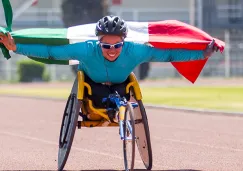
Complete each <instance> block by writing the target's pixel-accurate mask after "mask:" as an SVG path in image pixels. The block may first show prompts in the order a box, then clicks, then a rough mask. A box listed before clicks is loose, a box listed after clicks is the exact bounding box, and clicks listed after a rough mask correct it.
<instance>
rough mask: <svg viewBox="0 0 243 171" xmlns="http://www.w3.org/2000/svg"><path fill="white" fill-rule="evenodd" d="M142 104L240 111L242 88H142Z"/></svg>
mask: <svg viewBox="0 0 243 171" xmlns="http://www.w3.org/2000/svg"><path fill="white" fill-rule="evenodd" d="M141 89H142V93H143V101H144V103H149V104H160V105H168V106H177V107H189V108H200V109H214V110H225V111H234V112H243V87H162V88H157V87H141ZM69 93H70V89H67V88H38V89H37V88H28V89H27V88H26V89H23V88H6V87H5V88H0V94H2V95H3V94H5V95H20V96H37V97H52V98H60V99H66V98H67V97H68V95H69Z"/></svg>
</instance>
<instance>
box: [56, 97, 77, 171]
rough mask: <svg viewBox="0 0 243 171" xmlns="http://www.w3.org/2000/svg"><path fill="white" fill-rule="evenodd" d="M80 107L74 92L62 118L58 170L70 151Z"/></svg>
mask: <svg viewBox="0 0 243 171" xmlns="http://www.w3.org/2000/svg"><path fill="white" fill-rule="evenodd" d="M79 108H80V104H79V102H78V100H77V97H76V94H74V93H72V94H71V95H70V96H69V98H68V101H67V103H66V107H65V110H64V114H63V119H62V125H61V131H60V136H59V151H58V171H61V170H63V168H64V166H65V164H66V161H67V159H68V156H69V153H70V150H71V146H72V142H73V138H74V134H75V130H76V126H77V122H78V116H79Z"/></svg>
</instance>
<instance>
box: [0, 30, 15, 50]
mask: <svg viewBox="0 0 243 171" xmlns="http://www.w3.org/2000/svg"><path fill="white" fill-rule="evenodd" d="M7 34H8V35H7V36H6V35H5V34H3V33H0V43H2V44H3V45H4V46H5V47H6V48H7V49H8V50H12V51H16V44H15V42H14V39H13V37H12V36H11V35H10V33H7Z"/></svg>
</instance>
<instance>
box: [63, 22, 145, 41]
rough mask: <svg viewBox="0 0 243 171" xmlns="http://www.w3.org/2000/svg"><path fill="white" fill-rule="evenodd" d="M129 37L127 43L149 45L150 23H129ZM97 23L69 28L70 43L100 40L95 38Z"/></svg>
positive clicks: (68, 37)
mask: <svg viewBox="0 0 243 171" xmlns="http://www.w3.org/2000/svg"><path fill="white" fill-rule="evenodd" d="M127 24H128V35H127V38H126V39H125V40H126V41H132V42H136V43H143V44H144V43H147V42H148V40H149V34H148V22H132V21H130V22H127ZM95 26H96V24H95V23H92V24H84V25H79V26H73V27H69V28H68V30H67V39H69V43H70V44H72V43H77V42H84V41H86V40H98V38H97V37H96V36H95Z"/></svg>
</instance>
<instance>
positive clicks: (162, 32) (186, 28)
mask: <svg viewBox="0 0 243 171" xmlns="http://www.w3.org/2000/svg"><path fill="white" fill-rule="evenodd" d="M148 33H149V43H150V44H151V45H153V46H154V47H156V48H171V49H175V48H176V49H177V48H183V49H191V50H203V49H205V48H206V46H207V45H208V44H209V43H210V42H211V41H212V39H215V38H213V37H211V36H210V35H209V34H207V33H206V32H204V31H202V30H200V29H198V28H196V27H193V26H191V25H188V24H186V23H182V22H180V21H176V20H165V21H160V22H149V23H148ZM215 44H216V46H218V47H219V49H220V51H221V52H222V51H223V50H224V46H225V44H224V42H222V41H220V40H218V39H215ZM207 60H208V59H205V60H198V61H188V62H172V65H173V66H174V67H175V68H176V69H177V71H178V72H179V73H180V74H181V75H182V76H184V77H185V78H186V79H188V80H189V81H191V82H192V83H194V82H195V81H196V80H197V78H198V76H199V75H200V73H201V71H202V69H203V67H204V65H205V64H206V62H207Z"/></svg>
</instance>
